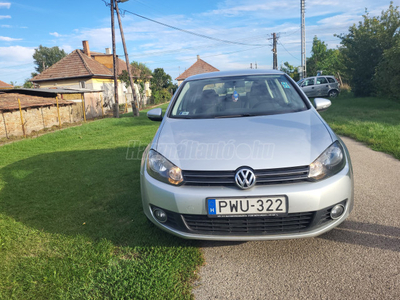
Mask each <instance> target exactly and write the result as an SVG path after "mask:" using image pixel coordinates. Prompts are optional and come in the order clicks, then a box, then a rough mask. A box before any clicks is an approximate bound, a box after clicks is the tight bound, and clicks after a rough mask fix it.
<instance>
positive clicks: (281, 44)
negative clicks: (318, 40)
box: [278, 41, 300, 60]
mask: <svg viewBox="0 0 400 300" xmlns="http://www.w3.org/2000/svg"><path fill="white" fill-rule="evenodd" d="M278 43H279V44H280V45H281V46H282V47H283V49H285V51H286V52H287V53H288V54H289V55H291V56H292V57H293V58H295V59H297V60H300V59H298V58H297V57H295V56H294V55H293V54H292V53H290V52H289V51H288V50H287V49H286V48H285V46H284V45H283V44H282V42H280V41H279V42H278Z"/></svg>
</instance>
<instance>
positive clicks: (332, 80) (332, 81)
mask: <svg viewBox="0 0 400 300" xmlns="http://www.w3.org/2000/svg"><path fill="white" fill-rule="evenodd" d="M326 78H327V79H328V81H329V82H330V83H335V82H336V81H335V79H334V78H332V77H326Z"/></svg>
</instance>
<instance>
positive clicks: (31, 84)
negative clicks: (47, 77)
mask: <svg viewBox="0 0 400 300" xmlns="http://www.w3.org/2000/svg"><path fill="white" fill-rule="evenodd" d="M23 87H24V88H26V89H31V88H33V83H32V82H31V81H30V79H29V78H27V79H25V82H24V85H23Z"/></svg>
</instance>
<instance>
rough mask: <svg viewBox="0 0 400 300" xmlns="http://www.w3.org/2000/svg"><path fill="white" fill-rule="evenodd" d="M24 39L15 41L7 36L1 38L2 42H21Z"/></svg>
mask: <svg viewBox="0 0 400 300" xmlns="http://www.w3.org/2000/svg"><path fill="white" fill-rule="evenodd" d="M21 40H22V39H14V38H10V37H7V36H0V41H3V42H13V41H21Z"/></svg>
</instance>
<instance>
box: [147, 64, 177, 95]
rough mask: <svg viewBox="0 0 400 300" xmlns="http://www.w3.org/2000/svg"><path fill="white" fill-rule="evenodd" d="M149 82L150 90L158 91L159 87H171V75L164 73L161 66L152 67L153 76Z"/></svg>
mask: <svg viewBox="0 0 400 300" xmlns="http://www.w3.org/2000/svg"><path fill="white" fill-rule="evenodd" d="M150 82H151V90H152V91H160V90H161V89H169V88H172V87H173V84H172V78H171V76H170V75H168V74H167V73H165V72H164V69H163V68H157V69H154V71H153V78H152V79H151V81H150Z"/></svg>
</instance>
